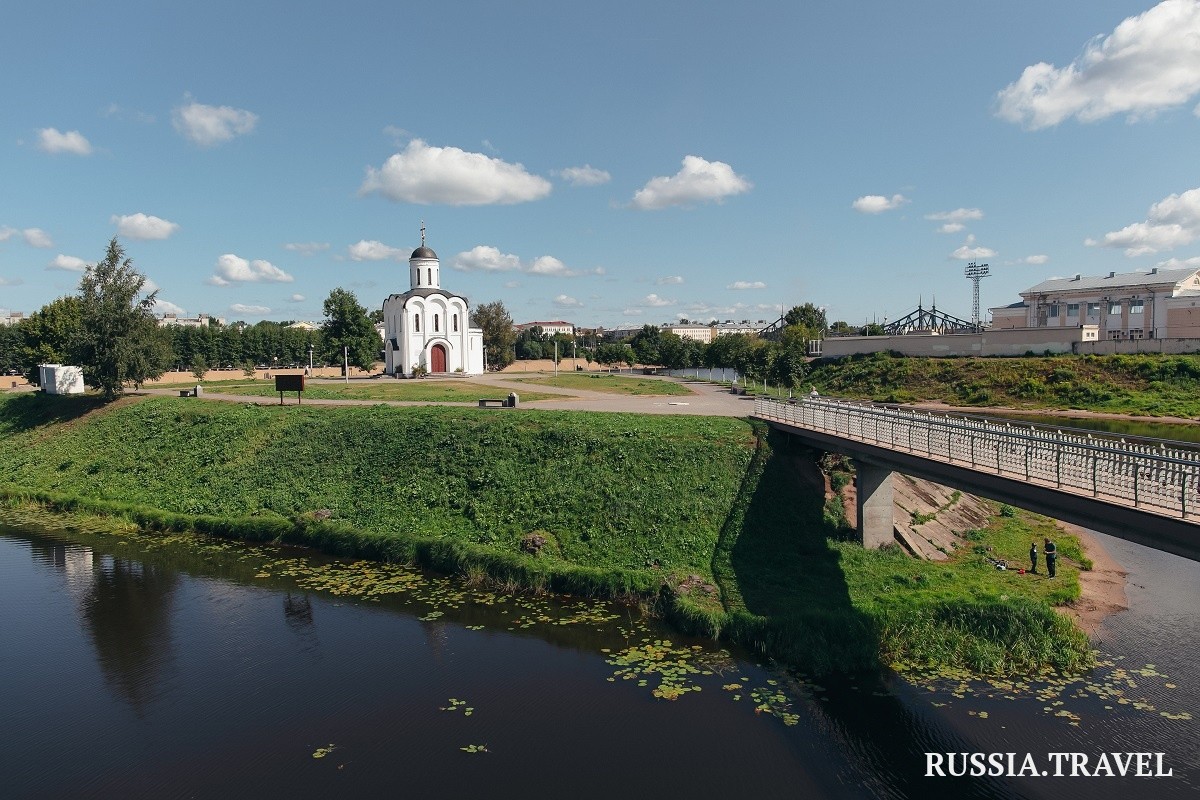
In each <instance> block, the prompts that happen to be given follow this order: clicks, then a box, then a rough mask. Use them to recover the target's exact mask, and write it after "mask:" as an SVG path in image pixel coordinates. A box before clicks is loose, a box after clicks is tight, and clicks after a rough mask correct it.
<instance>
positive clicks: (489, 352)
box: [471, 300, 517, 370]
mask: <svg viewBox="0 0 1200 800" xmlns="http://www.w3.org/2000/svg"><path fill="white" fill-rule="evenodd" d="M471 325H472V326H473V327H476V328H482V329H483V353H484V355H485V356H486V357H487V368H488V369H490V370H501V369H504V368H505V367H507V366H508V365H509V364H511V363H512V362H513V359H514V358H515V354H514V353H513V345H514V343H515V342H516V341H517V334H516V331H514V330H513V321H512V317H511V316H509V313H508V309H506V308H505V307H504V303H503V302H502V301H500V300H496V301H494V302H491V303H483V304H482V305H478V306H475V310H474V311H472V312H471Z"/></svg>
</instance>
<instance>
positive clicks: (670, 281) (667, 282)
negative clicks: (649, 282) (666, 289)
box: [655, 275, 683, 286]
mask: <svg viewBox="0 0 1200 800" xmlns="http://www.w3.org/2000/svg"><path fill="white" fill-rule="evenodd" d="M655 283H656V284H658V285H659V286H675V285H677V284H680V283H683V276H682V275H668V276H666V277H665V278H659V279H658V280H656V281H655Z"/></svg>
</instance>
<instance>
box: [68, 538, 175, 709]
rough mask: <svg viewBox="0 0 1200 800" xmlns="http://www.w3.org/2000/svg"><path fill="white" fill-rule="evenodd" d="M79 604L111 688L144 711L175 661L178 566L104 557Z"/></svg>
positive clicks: (97, 565) (99, 661)
mask: <svg viewBox="0 0 1200 800" xmlns="http://www.w3.org/2000/svg"><path fill="white" fill-rule="evenodd" d="M91 575H92V581H91V588H90V589H89V590H88V591H87V593H86V594H85V596H84V597H83V601H82V603H81V605H80V611H81V612H82V615H83V619H84V621H85V622H86V627H87V631H88V634H89V635H90V636H91V640H92V644H93V645H94V646H95V648H96V657H97V661H98V663H99V664H100V667H101V669H102V670H103V672H104V677H105V681H106V682H107V683H108V685H109V687H110V688H111V689H112V690H113V691H114V692H115V693H116V694H117V695H118V696H119V697H121V698H122V699H123V700H125V701H126V702H127V703H129V705H130V706H132V707H133V709H134V711H136V712H137V713H138V714H139V715H141V714H142V713H143V712H144V711H145V708H146V706H147V704H149V702H150V701H151V700H153V699H154V696H155V694H156V692H155V686H156V685H157V683H158V682H159V680H160V679H161V678H162V677H163V675H164V674H165V673H166V672H167V670H168V669H169V668H170V666H171V663H172V661H173V658H174V656H173V653H172V646H171V618H172V609H171V606H172V597H173V595H174V593H175V588H176V586H177V585H178V583H179V576H178V573H176V572H175V571H174V570H169V569H165V568H163V567H159V566H156V565H152V564H143V563H139V562H135V561H128V560H126V559H123V558H114V557H112V556H106V557H104V558H101V559H99V561H98V562H96V563H95V564H94V568H93V570H92V572H91Z"/></svg>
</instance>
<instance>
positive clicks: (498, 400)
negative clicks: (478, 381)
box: [479, 397, 508, 408]
mask: <svg viewBox="0 0 1200 800" xmlns="http://www.w3.org/2000/svg"><path fill="white" fill-rule="evenodd" d="M479 407H480V408H508V400H506V399H504V398H503V397H481V398H479Z"/></svg>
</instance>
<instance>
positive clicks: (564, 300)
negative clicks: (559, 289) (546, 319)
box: [554, 294, 583, 308]
mask: <svg viewBox="0 0 1200 800" xmlns="http://www.w3.org/2000/svg"><path fill="white" fill-rule="evenodd" d="M554 305H555V306H557V307H558V308H583V303H581V302H579V301H578V300H576V299H575V298H574V297H571V296H569V295H565V294H560V295H559V296H558V297H555V298H554Z"/></svg>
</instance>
